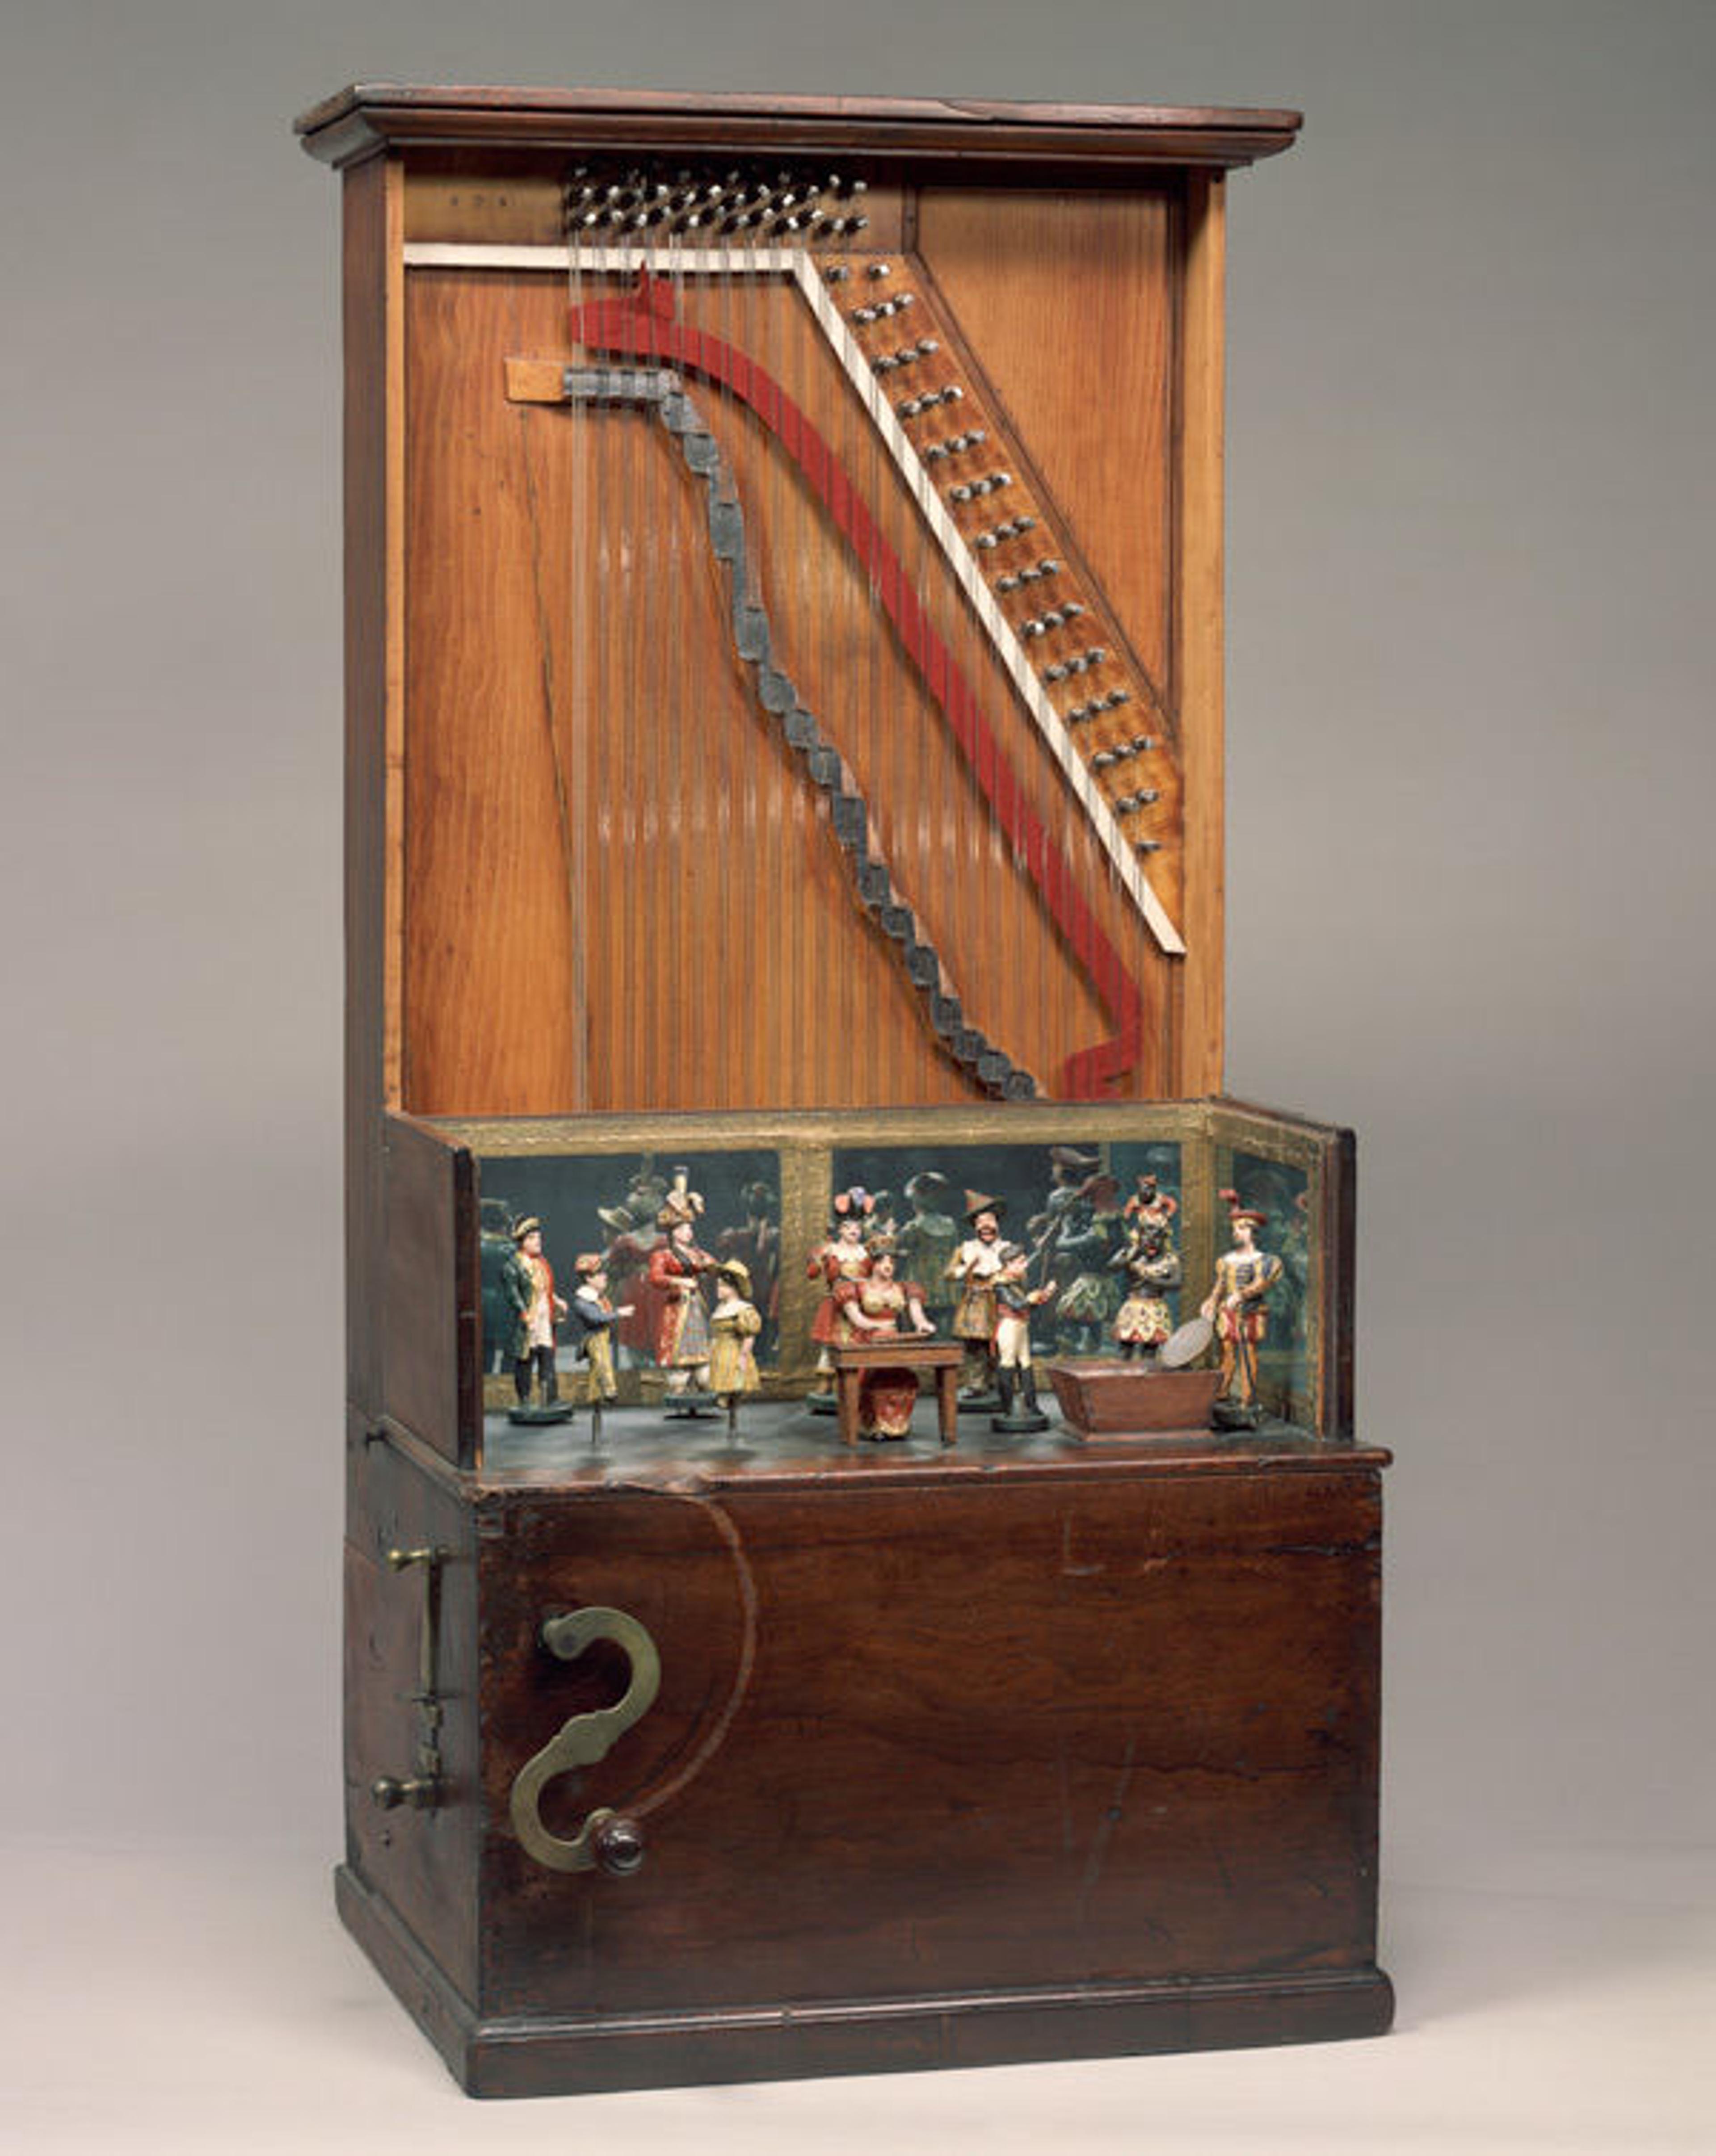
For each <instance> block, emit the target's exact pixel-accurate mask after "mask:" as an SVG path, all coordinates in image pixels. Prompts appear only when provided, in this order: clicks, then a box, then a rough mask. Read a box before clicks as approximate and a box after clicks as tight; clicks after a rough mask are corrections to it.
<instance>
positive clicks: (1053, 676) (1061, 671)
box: [1043, 659, 1072, 681]
mask: <svg viewBox="0 0 1716 2156" xmlns="http://www.w3.org/2000/svg"><path fill="white" fill-rule="evenodd" d="M1071 671H1072V669H1071V667H1070V666H1069V665H1067V664H1066V660H1064V659H1057V660H1056V661H1055V664H1054V665H1052V666H1046V667H1045V668H1044V669H1043V679H1044V680H1046V681H1064V680H1066V677H1067V675H1069V674H1070V673H1071Z"/></svg>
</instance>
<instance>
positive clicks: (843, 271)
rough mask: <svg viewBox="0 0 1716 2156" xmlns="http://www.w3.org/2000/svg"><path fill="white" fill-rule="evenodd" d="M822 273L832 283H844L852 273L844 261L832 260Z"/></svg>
mask: <svg viewBox="0 0 1716 2156" xmlns="http://www.w3.org/2000/svg"><path fill="white" fill-rule="evenodd" d="M822 274H823V275H824V276H825V278H826V279H827V280H828V281H829V283H830V285H844V284H845V281H846V280H847V279H848V278H849V277H850V275H851V274H852V273H851V271H850V269H848V268H847V267H846V265H845V263H844V262H831V263H830V264H829V266H828V267H827V269H825V270H824V271H823V273H822Z"/></svg>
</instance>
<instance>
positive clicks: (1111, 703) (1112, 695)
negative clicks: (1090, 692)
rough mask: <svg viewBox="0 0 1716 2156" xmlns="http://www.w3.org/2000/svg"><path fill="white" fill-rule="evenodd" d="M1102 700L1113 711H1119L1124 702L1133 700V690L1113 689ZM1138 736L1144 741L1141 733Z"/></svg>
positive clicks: (1127, 702)
mask: <svg viewBox="0 0 1716 2156" xmlns="http://www.w3.org/2000/svg"><path fill="white" fill-rule="evenodd" d="M1102 701H1103V703H1104V704H1106V705H1107V707H1108V709H1109V710H1110V711H1117V710H1118V709H1119V708H1120V706H1122V705H1123V704H1129V703H1130V702H1131V701H1132V691H1131V690H1130V689H1111V690H1109V691H1108V693H1107V696H1104V697H1103V699H1102ZM1138 738H1139V739H1140V740H1141V741H1142V740H1143V735H1142V734H1141V735H1140V736H1139V737H1138ZM1151 746H1152V747H1154V743H1152V744H1151Z"/></svg>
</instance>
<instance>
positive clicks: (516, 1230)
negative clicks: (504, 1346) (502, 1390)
mask: <svg viewBox="0 0 1716 2156" xmlns="http://www.w3.org/2000/svg"><path fill="white" fill-rule="evenodd" d="M501 1294H502V1296H504V1297H505V1298H506V1307H507V1309H508V1310H509V1311H510V1312H511V1315H512V1386H513V1390H514V1392H515V1393H516V1394H517V1396H518V1397H517V1402H516V1405H515V1406H513V1407H512V1408H511V1409H509V1411H508V1418H507V1419H508V1420H509V1421H511V1422H564V1421H565V1420H566V1419H567V1418H568V1416H569V1415H570V1414H571V1413H572V1409H571V1407H570V1406H569V1405H568V1406H562V1405H561V1404H560V1386H559V1382H558V1380H557V1378H556V1377H555V1374H554V1334H555V1328H556V1327H557V1326H558V1324H559V1322H560V1321H561V1319H562V1318H563V1317H565V1315H566V1305H565V1303H564V1302H563V1301H562V1300H561V1298H560V1297H559V1296H557V1295H556V1294H555V1292H554V1268H553V1267H552V1265H550V1264H549V1262H548V1260H547V1258H545V1257H544V1256H543V1255H542V1222H541V1221H540V1220H539V1219H537V1217H536V1215H535V1214H528V1215H527V1217H526V1218H525V1219H522V1220H515V1221H514V1222H513V1224H512V1255H511V1257H509V1258H508V1259H507V1260H506V1262H505V1263H504V1264H503V1265H502V1266H501ZM532 1378H534V1380H535V1383H536V1389H537V1392H538V1393H539V1394H540V1395H541V1398H540V1399H539V1400H538V1402H537V1405H535V1406H534V1407H532V1404H531V1389H532Z"/></svg>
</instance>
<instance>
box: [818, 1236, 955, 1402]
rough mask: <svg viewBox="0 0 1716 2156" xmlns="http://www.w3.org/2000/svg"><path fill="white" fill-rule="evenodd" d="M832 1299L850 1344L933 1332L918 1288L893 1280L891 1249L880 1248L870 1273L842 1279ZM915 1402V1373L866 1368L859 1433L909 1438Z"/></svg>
mask: <svg viewBox="0 0 1716 2156" xmlns="http://www.w3.org/2000/svg"><path fill="white" fill-rule="evenodd" d="M835 1297H836V1299H837V1301H839V1303H840V1317H841V1319H842V1321H843V1322H844V1323H845V1325H846V1326H847V1327H849V1328H850V1337H851V1338H852V1339H854V1340H897V1339H898V1338H899V1337H900V1336H901V1334H902V1332H905V1331H908V1330H909V1331H910V1332H914V1333H917V1335H918V1336H919V1337H922V1336H923V1335H924V1334H926V1333H930V1332H934V1331H935V1327H934V1326H933V1325H932V1324H931V1323H930V1322H929V1320H928V1318H927V1317H925V1315H924V1311H923V1291H922V1288H921V1287H919V1286H918V1285H917V1281H899V1280H896V1279H895V1278H894V1256H893V1253H892V1251H891V1250H878V1251H877V1252H876V1255H874V1256H873V1257H872V1258H871V1260H870V1270H869V1271H868V1272H867V1273H866V1274H865V1275H864V1276H862V1278H861V1279H854V1280H844V1281H841V1282H840V1285H839V1286H837V1287H836V1288H835ZM916 1405H917V1371H916V1370H912V1369H907V1368H900V1369H894V1368H883V1369H879V1370H866V1372H865V1373H864V1374H863V1377H862V1378H861V1379H860V1381H859V1385H858V1435H860V1436H861V1437H867V1438H871V1439H873V1440H882V1439H886V1438H891V1437H909V1436H910V1435H912V1409H913V1408H914V1407H916Z"/></svg>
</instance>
